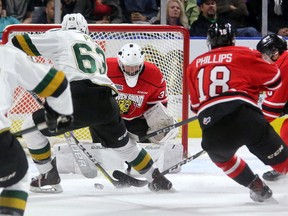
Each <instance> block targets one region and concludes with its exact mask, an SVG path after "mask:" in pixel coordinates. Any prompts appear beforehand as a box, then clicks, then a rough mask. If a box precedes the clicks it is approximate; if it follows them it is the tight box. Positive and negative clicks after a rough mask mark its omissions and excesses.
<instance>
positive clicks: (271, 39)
mask: <svg viewBox="0 0 288 216" xmlns="http://www.w3.org/2000/svg"><path fill="white" fill-rule="evenodd" d="M256 48H257V50H258V51H259V52H261V53H263V54H266V55H268V56H269V57H271V56H272V55H273V54H275V52H279V55H281V54H282V53H283V52H284V51H285V50H287V42H286V40H285V38H283V37H282V36H280V35H277V34H268V35H266V36H265V37H263V38H262V39H261V40H260V41H259V42H258V44H257V47H256Z"/></svg>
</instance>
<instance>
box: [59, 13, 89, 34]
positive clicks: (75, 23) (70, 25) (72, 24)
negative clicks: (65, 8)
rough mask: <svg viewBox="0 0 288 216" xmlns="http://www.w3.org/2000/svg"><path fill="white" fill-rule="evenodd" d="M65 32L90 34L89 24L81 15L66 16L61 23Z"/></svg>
mask: <svg viewBox="0 0 288 216" xmlns="http://www.w3.org/2000/svg"><path fill="white" fill-rule="evenodd" d="M61 26H62V29H63V30H69V29H75V30H79V31H81V32H83V33H85V34H89V29H88V23H87V21H86V19H85V18H84V17H83V15H82V14H80V13H72V14H66V15H65V16H64V18H63V21H62V23H61Z"/></svg>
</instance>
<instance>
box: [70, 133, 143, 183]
mask: <svg viewBox="0 0 288 216" xmlns="http://www.w3.org/2000/svg"><path fill="white" fill-rule="evenodd" d="M67 133H68V134H69V135H70V137H71V139H73V140H74V142H75V144H76V145H77V146H78V147H79V148H80V149H81V150H82V152H84V154H85V155H86V156H87V157H88V158H89V160H90V161H92V162H93V163H94V165H95V166H96V167H97V168H98V169H99V170H100V171H101V173H102V174H103V175H104V176H105V177H106V178H107V179H108V180H109V181H110V182H111V183H112V184H113V185H114V186H115V187H116V188H123V187H129V186H135V187H143V186H145V185H146V184H147V182H146V181H145V180H139V179H134V178H132V179H130V178H127V179H119V180H115V179H113V178H112V177H111V176H110V175H109V173H107V171H106V170H105V169H104V168H103V167H102V166H101V165H100V163H99V162H98V161H97V160H96V159H95V158H94V157H93V156H92V155H91V154H90V153H89V152H88V151H87V150H86V149H85V147H84V146H83V145H82V144H81V143H80V142H79V141H78V140H77V138H76V137H75V136H74V135H73V133H71V132H67ZM67 133H65V134H67ZM117 171H118V170H117ZM118 172H120V173H122V172H121V171H118ZM123 174H124V173H123Z"/></svg>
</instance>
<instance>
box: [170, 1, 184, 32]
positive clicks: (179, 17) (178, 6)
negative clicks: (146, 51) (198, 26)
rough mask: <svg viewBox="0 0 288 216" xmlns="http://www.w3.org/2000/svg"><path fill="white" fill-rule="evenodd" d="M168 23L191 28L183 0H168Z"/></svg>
mask: <svg viewBox="0 0 288 216" xmlns="http://www.w3.org/2000/svg"><path fill="white" fill-rule="evenodd" d="M166 13H167V25H174V26H177V25H178V26H183V27H184V28H187V29H188V28H189V25H188V18H187V16H186V14H185V10H184V5H183V3H182V1H181V0H168V1H167V7H166Z"/></svg>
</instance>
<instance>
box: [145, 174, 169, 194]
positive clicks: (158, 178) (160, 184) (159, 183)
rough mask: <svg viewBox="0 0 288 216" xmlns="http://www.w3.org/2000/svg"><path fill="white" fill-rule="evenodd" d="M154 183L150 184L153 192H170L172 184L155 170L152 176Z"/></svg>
mask: <svg viewBox="0 0 288 216" xmlns="http://www.w3.org/2000/svg"><path fill="white" fill-rule="evenodd" d="M152 178H153V181H152V182H151V183H149V184H148V187H149V189H150V190H151V191H159V190H170V189H171V188H172V183H171V182H170V181H169V180H168V179H167V178H166V177H165V176H164V175H162V174H161V173H160V172H159V169H155V170H154V172H153V174H152Z"/></svg>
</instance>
